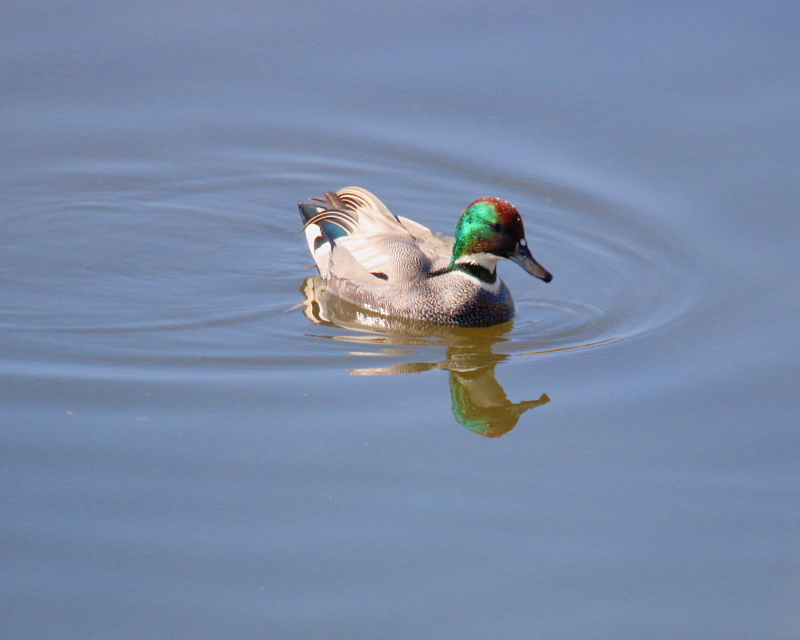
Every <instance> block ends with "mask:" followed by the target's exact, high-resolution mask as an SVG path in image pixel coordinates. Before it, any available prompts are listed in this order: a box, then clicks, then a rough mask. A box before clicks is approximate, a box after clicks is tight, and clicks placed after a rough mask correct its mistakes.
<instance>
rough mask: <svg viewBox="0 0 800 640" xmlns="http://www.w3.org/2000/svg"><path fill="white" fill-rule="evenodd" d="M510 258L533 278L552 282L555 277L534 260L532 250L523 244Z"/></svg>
mask: <svg viewBox="0 0 800 640" xmlns="http://www.w3.org/2000/svg"><path fill="white" fill-rule="evenodd" d="M508 258H509V260H513V261H514V262H516V263H517V264H518V265H519V266H520V267H522V268H523V269H525V271H527V272H528V273H530V274H531V275H532V276H535V277H537V278H539V279H540V280H544V281H545V282H550V281H551V280H552V279H553V276H552V275H551V274H550V272H549V271H548V270H547V269H545V268H544V267H543V266H542V265H540V264H539V263H538V262H536V260H534V259H533V256H532V255H531V250H530V249H528V247H527V246H526V245H523V244H522V243H520V244H518V245H517V250H516V251H515V252H514V253H513V254H511V255H510V256H508Z"/></svg>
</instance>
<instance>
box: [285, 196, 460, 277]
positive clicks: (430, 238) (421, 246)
mask: <svg viewBox="0 0 800 640" xmlns="http://www.w3.org/2000/svg"><path fill="white" fill-rule="evenodd" d="M316 201H317V202H320V203H322V204H321V205H316V204H305V203H300V212H301V215H302V216H303V219H304V221H305V229H304V230H305V233H306V237H307V239H308V243H309V248H310V249H311V252H312V254H313V255H314V259H315V260H316V262H317V266H318V267H319V269H320V273H321V274H322V275H323V277H328V276H329V275H332V276H335V277H337V278H340V279H345V280H353V281H357V282H362V281H365V280H366V281H367V282H370V281H371V280H370V279H375V278H377V279H378V280H381V281H384V282H389V283H392V284H394V285H395V286H397V285H402V284H406V283H407V284H412V283H413V282H414V281H416V280H419V279H420V278H424V277H425V276H427V274H428V273H429V272H430V271H431V269H432V268H433V266H434V265H436V266H437V267H438V265H439V263H441V262H444V265H443V266H446V264H447V263H448V262H449V254H450V247H451V246H452V244H448V242H447V239H446V238H445V237H444V236H441V234H435V233H434V232H432V231H431V230H430V229H428V228H427V227H424V226H423V225H421V224H418V223H416V222H414V221H412V220H409V219H407V218H398V217H397V216H395V215H393V214H392V213H391V212H390V211H389V209H388V208H387V207H386V205H385V204H383V202H381V201H380V200H379V199H378V198H377V197H376V196H375V195H373V194H372V193H370V192H369V191H367V190H366V189H362V188H360V187H347V188H345V189H341V190H340V191H337V192H327V193H326V194H325V198H324V199H322V198H318V199H316Z"/></svg>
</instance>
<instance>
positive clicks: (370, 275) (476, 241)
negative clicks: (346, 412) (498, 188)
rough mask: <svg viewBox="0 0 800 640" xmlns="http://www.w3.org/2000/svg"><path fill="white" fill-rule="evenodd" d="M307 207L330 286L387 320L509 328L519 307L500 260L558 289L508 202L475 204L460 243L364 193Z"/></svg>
mask: <svg viewBox="0 0 800 640" xmlns="http://www.w3.org/2000/svg"><path fill="white" fill-rule="evenodd" d="M310 200H311V202H300V203H298V207H299V209H300V215H301V217H302V220H303V233H304V235H305V238H306V241H307V242H308V248H309V251H310V252H311V255H312V256H313V258H314V262H315V263H316V267H317V269H318V270H319V274H320V277H321V278H322V279H323V281H324V283H325V285H326V286H327V287H328V288H329V289H330V290H331V292H332V293H333V294H334V295H336V296H338V297H340V298H342V299H344V300H346V301H347V302H349V303H352V304H354V305H356V306H357V307H361V308H363V309H367V310H369V311H372V312H374V313H378V314H380V315H383V316H389V317H398V318H405V319H409V320H414V321H422V322H426V323H432V324H436V325H450V326H460V327H487V326H492V325H497V324H503V323H505V322H509V321H510V320H511V319H512V318H513V317H514V314H515V307H514V300H513V298H512V296H511V292H510V291H509V289H508V287H507V286H506V285H505V283H504V282H503V281H502V280H501V279H500V278H499V277H498V275H497V263H498V262H499V261H500V260H503V259H509V260H511V261H512V262H515V263H517V264H518V265H519V266H520V267H522V268H523V269H524V270H525V271H527V272H528V273H529V274H531V275H532V276H534V277H536V278H539V279H540V280H543V281H544V282H550V281H551V280H552V279H553V276H552V275H551V274H550V272H549V271H547V270H546V269H545V268H544V267H542V266H541V265H540V264H539V263H538V262H537V261H536V260H535V259H534V257H533V255H532V254H531V251H530V248H529V247H528V241H527V240H526V238H525V230H524V227H523V224H522V217H521V216H520V214H519V211H517V209H516V207H514V205H512V204H511V203H510V202H508V201H506V200H503V199H501V198H495V197H486V198H480V199H479V200H475V201H474V202H473V203H471V204H470V205H469V206H468V207H467V208H466V209H465V210H464V212H463V213H462V214H461V217H460V218H459V219H458V223H457V224H456V229H455V236H454V237H450V236H447V235H444V234H441V233H438V232H437V231H432V230H431V229H429V228H427V227H425V226H423V225H421V224H419V223H418V222H414V221H413V220H410V219H408V218H404V217H402V216H396V215H394V214H393V213H391V212H390V211H389V209H388V208H387V207H386V205H385V204H384V203H383V202H381V200H379V199H378V198H377V197H376V196H375V195H373V194H372V193H370V192H369V191H367V190H366V189H362V188H361V187H346V188H344V189H340V190H339V191H335V192H333V191H328V192H326V193H325V195H324V197H323V198H310Z"/></svg>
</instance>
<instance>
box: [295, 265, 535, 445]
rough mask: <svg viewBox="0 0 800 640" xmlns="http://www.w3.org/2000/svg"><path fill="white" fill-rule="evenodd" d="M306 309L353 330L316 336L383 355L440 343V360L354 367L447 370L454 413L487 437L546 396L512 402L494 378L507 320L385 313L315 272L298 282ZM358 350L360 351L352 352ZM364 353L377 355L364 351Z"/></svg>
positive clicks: (321, 321) (317, 318) (386, 371)
mask: <svg viewBox="0 0 800 640" xmlns="http://www.w3.org/2000/svg"><path fill="white" fill-rule="evenodd" d="M301 291H302V293H303V295H304V296H305V301H304V303H303V306H304V313H305V315H306V317H308V319H309V320H311V321H312V322H313V323H314V324H318V325H324V326H328V327H335V328H338V329H346V330H349V331H354V332H356V333H355V334H348V335H337V336H319V337H326V338H330V339H333V340H345V341H348V342H352V343H355V344H361V345H365V346H366V345H375V346H380V347H381V348H382V353H383V354H385V355H400V354H408V353H415V352H416V351H415V350H414V349H408V348H403V347H419V346H434V347H435V346H443V347H446V348H447V358H445V359H444V360H442V361H440V362H403V363H397V364H392V365H388V366H385V367H372V368H365V369H353V370H351V373H352V374H354V375H397V374H403V373H419V372H422V371H430V370H432V369H443V370H447V371H449V372H450V397H451V401H452V410H453V416H454V417H455V419H456V420H457V421H458V422H459V423H460V424H462V425H463V426H465V427H466V428H467V429H470V430H471V431H473V432H475V433H477V434H479V435H482V436H484V437H487V438H497V437H499V436H502V435H504V434H506V433H508V432H509V431H511V430H512V429H513V428H514V427H515V426H516V425H517V422H518V421H519V418H520V416H521V415H522V414H523V413H525V412H526V411H527V410H528V409H532V408H534V407H538V406H540V405H543V404H546V403H548V402H549V401H550V398H549V397H548V396H547V394H542V395H541V396H540V397H539V398H538V399H537V400H525V401H523V402H512V401H511V400H509V399H508V396H507V395H506V392H505V389H503V386H502V385H501V384H500V383H499V382H498V381H497V377H496V375H495V367H496V366H497V364H498V363H500V362H502V361H503V360H506V359H507V358H509V356H508V355H504V354H498V353H494V351H493V347H494V345H496V344H498V343H501V342H505V341H506V340H507V338H506V337H505V335H506V334H507V333H508V332H509V331H510V329H511V323H506V324H504V325H498V326H494V327H486V328H481V329H474V328H463V327H443V326H439V325H433V324H429V323H426V322H419V321H414V320H405V319H403V318H388V317H385V316H382V315H380V314H377V313H372V312H370V311H367V310H365V309H362V308H360V307H357V306H355V305H352V304H350V303H349V302H346V301H344V300H342V299H341V298H338V297H337V296H335V295H334V294H333V293H331V292H330V290H329V289H328V288H327V287H326V286H325V283H324V281H323V280H322V279H321V278H319V277H317V276H314V277H312V278H308V279H307V280H306V281H305V282H304V283H303V286H302V287H301ZM353 353H356V354H357V353H359V352H353ZM364 355H375V353H374V352H365V353H364Z"/></svg>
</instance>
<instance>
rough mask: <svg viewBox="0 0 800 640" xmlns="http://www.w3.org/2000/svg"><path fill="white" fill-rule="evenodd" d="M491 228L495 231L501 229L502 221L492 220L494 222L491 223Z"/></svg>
mask: <svg viewBox="0 0 800 640" xmlns="http://www.w3.org/2000/svg"><path fill="white" fill-rule="evenodd" d="M489 228H490V229H491V230H492V231H495V232H497V231H500V228H501V227H500V223H499V222H492V223H490V224H489Z"/></svg>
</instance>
